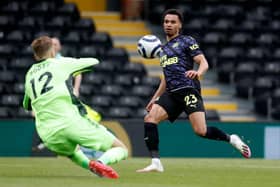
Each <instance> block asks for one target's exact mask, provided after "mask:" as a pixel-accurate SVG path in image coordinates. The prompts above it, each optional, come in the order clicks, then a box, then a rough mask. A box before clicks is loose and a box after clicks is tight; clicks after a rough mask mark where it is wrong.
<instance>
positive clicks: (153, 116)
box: [137, 9, 251, 172]
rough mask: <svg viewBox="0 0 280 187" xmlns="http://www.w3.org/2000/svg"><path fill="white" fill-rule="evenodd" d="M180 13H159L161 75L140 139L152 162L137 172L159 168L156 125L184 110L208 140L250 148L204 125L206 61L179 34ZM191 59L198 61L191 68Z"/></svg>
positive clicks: (191, 42) (188, 39) (196, 47)
mask: <svg viewBox="0 0 280 187" xmlns="http://www.w3.org/2000/svg"><path fill="white" fill-rule="evenodd" d="M182 23H183V16H182V14H181V13H180V12H179V11H178V10H176V9H169V10H167V11H166V12H164V14H163V29H164V32H165V35H166V39H167V43H166V44H165V45H163V46H162V51H161V53H160V65H161V67H162V68H163V74H164V77H163V79H162V80H161V83H160V85H159V88H158V89H157V91H156V92H155V94H154V96H153V97H152V99H151V101H150V102H149V104H148V105H147V107H146V109H147V111H148V112H149V113H148V114H147V115H146V116H145V119H144V122H145V125H144V136H145V137H144V140H145V142H146V145H147V148H148V150H149V151H150V153H151V157H152V162H151V164H150V165H149V166H147V167H145V168H143V169H139V170H137V171H138V172H150V171H158V172H163V170H164V169H163V166H162V163H161V161H160V155H159V135H158V129H157V125H158V124H159V123H160V122H161V121H163V120H166V119H168V120H170V121H171V122H173V121H175V120H176V119H177V118H178V116H179V115H180V114H181V113H182V112H183V111H184V112H185V113H186V114H187V115H188V117H189V121H190V123H191V125H192V128H193V130H194V132H195V133H196V134H197V135H198V136H200V137H202V138H207V139H212V140H218V141H225V142H228V143H230V144H232V145H233V146H234V147H235V148H236V149H237V150H239V151H240V152H241V154H242V155H243V156H244V157H246V158H249V157H251V151H250V148H249V146H248V145H246V144H245V143H244V142H243V141H242V140H241V139H240V138H239V137H238V136H237V135H228V134H226V133H225V132H223V131H222V130H220V129H218V128H216V127H207V125H206V120H205V110H204V104H203V99H202V97H201V93H200V89H201V88H200V82H199V77H200V76H202V75H203V74H204V73H205V72H206V71H207V69H208V62H207V60H206V58H205V56H204V55H203V53H202V51H201V50H200V48H199V45H198V44H197V42H196V41H195V39H194V38H192V37H190V36H184V35H181V34H180V31H181V29H182ZM194 63H197V64H198V65H199V67H198V69H197V70H194V69H193V68H194Z"/></svg>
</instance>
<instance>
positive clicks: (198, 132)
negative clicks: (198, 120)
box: [193, 127, 207, 137]
mask: <svg viewBox="0 0 280 187" xmlns="http://www.w3.org/2000/svg"><path fill="white" fill-rule="evenodd" d="M193 130H194V133H195V134H196V135H198V136H202V137H204V136H205V135H206V132H207V130H206V128H201V127H195V128H194V129H193Z"/></svg>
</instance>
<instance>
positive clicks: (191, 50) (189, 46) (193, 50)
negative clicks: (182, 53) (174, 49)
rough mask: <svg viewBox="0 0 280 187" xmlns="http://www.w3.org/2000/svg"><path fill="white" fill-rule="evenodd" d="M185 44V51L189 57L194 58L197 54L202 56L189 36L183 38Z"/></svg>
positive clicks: (194, 41) (197, 46)
mask: <svg viewBox="0 0 280 187" xmlns="http://www.w3.org/2000/svg"><path fill="white" fill-rule="evenodd" d="M185 42H186V44H187V51H188V52H189V53H190V56H191V57H195V56H197V55H199V54H203V52H202V51H201V49H200V47H199V45H198V43H197V41H196V40H195V39H194V38H193V37H191V36H188V37H185Z"/></svg>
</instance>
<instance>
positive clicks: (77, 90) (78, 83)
mask: <svg viewBox="0 0 280 187" xmlns="http://www.w3.org/2000/svg"><path fill="white" fill-rule="evenodd" d="M81 82H82V74H79V75H77V76H76V77H75V78H74V94H75V95H76V96H77V97H78V96H79V95H80V86H81Z"/></svg>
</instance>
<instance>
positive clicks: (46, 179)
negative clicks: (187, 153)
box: [0, 157, 280, 187]
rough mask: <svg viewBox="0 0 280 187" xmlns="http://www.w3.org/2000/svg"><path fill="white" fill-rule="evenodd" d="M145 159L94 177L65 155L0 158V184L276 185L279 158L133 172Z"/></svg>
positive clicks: (184, 161) (193, 162)
mask: <svg viewBox="0 0 280 187" xmlns="http://www.w3.org/2000/svg"><path fill="white" fill-rule="evenodd" d="M149 162H150V159H148V158H129V159H128V160H125V161H122V162H121V163H118V164H115V165H113V168H114V169H116V170H117V171H118V173H119V175H120V178H119V179H117V180H112V179H104V178H98V177H96V176H95V175H93V174H91V173H90V172H89V171H87V170H85V169H82V168H80V167H78V166H76V165H75V164H74V163H72V162H71V161H70V160H68V159H66V158H62V157H59V158H0V187H95V186H96V187H97V186H98V187H175V186H176V187H279V186H280V178H279V177H280V160H263V159H249V160H246V159H190V158H181V159H175V158H162V162H163V164H164V167H165V172H164V173H136V172H135V170H136V169H139V168H142V167H144V166H146V165H147V164H148V163H149Z"/></svg>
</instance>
